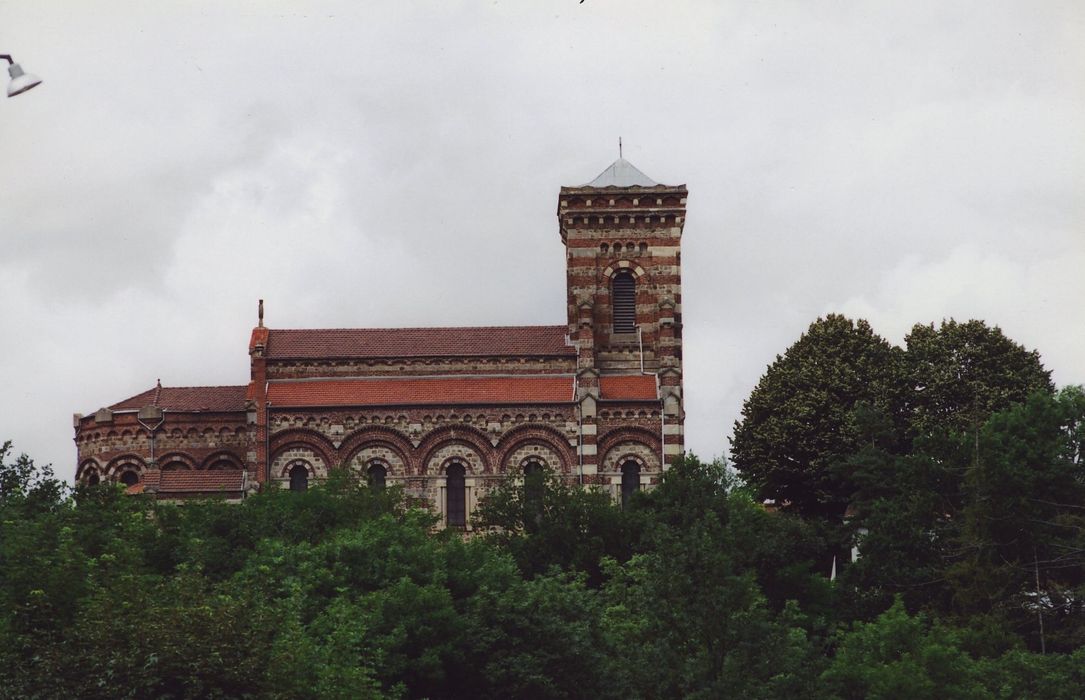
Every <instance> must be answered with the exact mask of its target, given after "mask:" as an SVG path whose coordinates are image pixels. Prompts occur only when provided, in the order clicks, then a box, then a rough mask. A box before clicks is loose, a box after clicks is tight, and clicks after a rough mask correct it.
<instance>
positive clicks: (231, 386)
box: [137, 384, 249, 396]
mask: <svg viewBox="0 0 1085 700" xmlns="http://www.w3.org/2000/svg"><path fill="white" fill-rule="evenodd" d="M248 386H249V385H248V384H201V385H197V386H160V387H158V388H159V389H246V388H248ZM137 396H138V394H137Z"/></svg>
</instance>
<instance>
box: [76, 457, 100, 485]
mask: <svg viewBox="0 0 1085 700" xmlns="http://www.w3.org/2000/svg"><path fill="white" fill-rule="evenodd" d="M88 469H94V470H95V471H97V472H98V478H105V470H104V469H103V468H102V465H101V464H100V463H99V462H98V460H96V459H94V458H93V457H91V458H89V459H84V460H83V461H82V462H81V463H80V464H79V466H77V467H76V468H75V480H76V481H79V480H81V479H82V478H83V477H84V476H86V473H87V470H88Z"/></svg>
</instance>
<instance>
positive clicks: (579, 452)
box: [573, 353, 584, 486]
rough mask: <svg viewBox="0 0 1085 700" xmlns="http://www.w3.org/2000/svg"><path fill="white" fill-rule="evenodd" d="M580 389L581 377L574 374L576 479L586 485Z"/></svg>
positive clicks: (578, 357) (578, 360)
mask: <svg viewBox="0 0 1085 700" xmlns="http://www.w3.org/2000/svg"><path fill="white" fill-rule="evenodd" d="M579 363H580V356H579V353H578V355H577V367H578V369H579ZM579 390H580V377H577V376H576V375H573V401H576V457H577V476H576V480H577V483H579V484H580V485H581V486H583V485H584V412H583V409H582V408H581V406H580V402H579V401H577V396H576V395H577V394H578V393H579Z"/></svg>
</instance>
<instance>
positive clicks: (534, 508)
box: [524, 461, 546, 533]
mask: <svg viewBox="0 0 1085 700" xmlns="http://www.w3.org/2000/svg"><path fill="white" fill-rule="evenodd" d="M545 492H546V474H545V473H544V472H543V466H542V465H541V464H539V463H538V462H535V461H531V462H528V463H527V464H525V465H524V528H525V529H526V530H527V531H528V532H532V533H533V532H537V531H538V530H539V528H541V527H542V521H543V497H544V495H545Z"/></svg>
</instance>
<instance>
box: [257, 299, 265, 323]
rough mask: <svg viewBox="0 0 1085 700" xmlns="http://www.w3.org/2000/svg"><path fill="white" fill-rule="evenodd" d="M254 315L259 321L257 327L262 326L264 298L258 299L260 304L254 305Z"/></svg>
mask: <svg viewBox="0 0 1085 700" xmlns="http://www.w3.org/2000/svg"><path fill="white" fill-rule="evenodd" d="M256 317H257V320H258V321H259V322H260V325H259V326H258V327H259V328H263V327H264V300H263V299H261V300H260V304H259V305H258V306H257V307H256Z"/></svg>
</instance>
